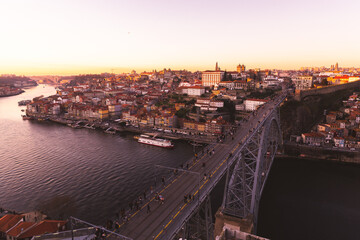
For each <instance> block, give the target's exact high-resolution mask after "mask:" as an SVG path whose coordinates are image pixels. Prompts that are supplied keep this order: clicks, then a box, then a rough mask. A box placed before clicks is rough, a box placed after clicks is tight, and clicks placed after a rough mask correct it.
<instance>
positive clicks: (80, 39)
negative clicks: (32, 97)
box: [0, 0, 360, 75]
mask: <svg viewBox="0 0 360 240" xmlns="http://www.w3.org/2000/svg"><path fill="white" fill-rule="evenodd" d="M0 8H1V9H3V10H4V11H2V14H1V15H0V21H1V22H3V23H6V24H1V25H0V33H1V36H2V37H1V39H0V74H17V75H76V74H86V73H103V72H108V73H112V72H114V73H124V72H125V73H126V72H130V71H132V70H136V71H137V72H142V71H152V70H154V69H156V70H161V69H164V68H171V69H174V70H180V69H186V70H189V71H192V72H194V71H196V70H199V71H204V70H211V69H214V66H215V63H216V62H218V63H219V66H220V67H221V69H223V70H228V71H232V70H236V66H237V65H238V64H244V65H245V66H246V68H247V69H253V68H260V69H283V70H298V69H300V68H301V67H311V66H313V67H321V66H325V67H330V66H331V65H333V64H335V63H336V62H338V63H339V66H340V67H355V68H359V67H360V48H359V47H358V45H359V44H358V39H359V38H360V32H359V31H357V29H358V26H357V23H358V18H357V16H358V12H357V11H358V9H360V1H353V0H342V1H339V0H328V1H326V3H325V2H323V1H312V0H301V1H300V0H294V1H285V0H276V1H268V0H253V1H250V0H244V1H238V0H224V1H221V2H218V1H214V0H197V1H186V2H184V1H180V0H174V1H165V0H157V1H145V0H122V1H117V0H101V1H100V0H91V1H90V0H76V1H72V0H53V1H46V0H32V1H28V0H11V1H0ZM335 16H336V17H335ZM111 69H114V70H113V71H112V70H111Z"/></svg>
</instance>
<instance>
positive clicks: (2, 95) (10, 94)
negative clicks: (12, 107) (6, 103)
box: [0, 89, 25, 97]
mask: <svg viewBox="0 0 360 240" xmlns="http://www.w3.org/2000/svg"><path fill="white" fill-rule="evenodd" d="M23 92H25V91H24V90H22V89H20V91H16V92H12V93H4V94H0V97H11V96H16V95H19V94H22V93H23Z"/></svg>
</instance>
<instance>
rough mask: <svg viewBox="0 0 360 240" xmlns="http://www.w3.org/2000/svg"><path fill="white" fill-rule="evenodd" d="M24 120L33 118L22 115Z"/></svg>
mask: <svg viewBox="0 0 360 240" xmlns="http://www.w3.org/2000/svg"><path fill="white" fill-rule="evenodd" d="M21 117H22V119H23V120H31V119H32V118H31V117H29V116H27V115H21Z"/></svg>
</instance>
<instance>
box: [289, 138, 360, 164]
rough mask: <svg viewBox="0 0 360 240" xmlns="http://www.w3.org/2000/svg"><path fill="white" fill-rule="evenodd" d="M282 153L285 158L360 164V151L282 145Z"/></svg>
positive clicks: (291, 144)
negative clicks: (293, 157) (294, 157)
mask: <svg viewBox="0 0 360 240" xmlns="http://www.w3.org/2000/svg"><path fill="white" fill-rule="evenodd" d="M283 149H284V153H285V155H287V156H296V157H301V158H304V159H317V160H324V161H334V162H344V163H353V164H360V151H359V149H356V150H355V151H351V150H348V149H341V148H338V149H331V148H324V147H317V146H309V145H303V144H295V143H284V148H283Z"/></svg>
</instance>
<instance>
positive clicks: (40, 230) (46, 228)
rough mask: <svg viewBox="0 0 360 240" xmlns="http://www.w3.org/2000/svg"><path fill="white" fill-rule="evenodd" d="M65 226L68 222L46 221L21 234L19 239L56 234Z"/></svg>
mask: <svg viewBox="0 0 360 240" xmlns="http://www.w3.org/2000/svg"><path fill="white" fill-rule="evenodd" d="M65 224H66V221H59V220H44V221H41V222H39V223H38V224H36V225H34V226H33V227H31V228H29V229H28V230H26V231H25V232H23V233H22V234H20V235H19V236H18V238H28V237H33V236H38V235H42V234H44V233H54V232H57V231H59V229H60V228H61V227H62V226H64V225H65Z"/></svg>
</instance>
